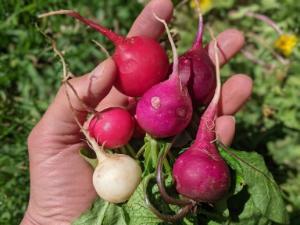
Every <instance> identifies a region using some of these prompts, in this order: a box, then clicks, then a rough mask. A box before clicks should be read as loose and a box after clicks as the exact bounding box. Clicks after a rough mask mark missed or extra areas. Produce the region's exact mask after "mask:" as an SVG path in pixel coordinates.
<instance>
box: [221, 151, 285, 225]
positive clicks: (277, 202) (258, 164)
mask: <svg viewBox="0 0 300 225" xmlns="http://www.w3.org/2000/svg"><path fill="white" fill-rule="evenodd" d="M219 150H220V153H221V155H222V156H223V157H224V159H225V160H226V161H227V163H228V164H229V165H230V167H231V168H232V169H233V170H235V171H236V173H237V176H241V177H243V179H244V182H245V184H246V185H247V187H248V191H249V193H250V199H249V201H253V207H255V208H257V209H258V210H259V212H260V213H261V214H262V215H263V216H264V217H266V218H268V219H269V220H272V221H274V222H277V223H280V224H288V222H289V218H288V214H287V211H286V207H285V204H284V201H283V199H282V193H281V191H280V189H279V187H278V185H277V184H276V182H275V180H274V178H273V176H272V174H271V173H270V172H269V171H268V169H267V167H266V164H265V162H264V159H263V157H262V156H261V155H259V154H257V153H256V152H245V151H236V150H233V149H230V148H227V147H225V146H223V145H219ZM247 204H250V203H248V202H247ZM248 207H249V208H251V207H250V206H248ZM251 209H252V208H251ZM244 211H245V210H244ZM245 213H246V211H245ZM247 213H249V212H247Z"/></svg>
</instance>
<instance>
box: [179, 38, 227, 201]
mask: <svg viewBox="0 0 300 225" xmlns="http://www.w3.org/2000/svg"><path fill="white" fill-rule="evenodd" d="M216 45H217V43H216V40H215V50H216V51H217V46H216ZM216 80H217V86H216V89H215V94H214V96H213V99H212V101H211V102H210V104H209V105H208V107H207V109H206V110H205V112H204V114H203V115H202V117H201V120H200V124H199V128H198V132H197V136H196V140H195V142H194V143H193V144H192V146H191V147H190V148H188V149H187V150H186V151H185V152H184V153H183V154H181V155H180V156H179V157H178V158H177V160H176V161H175V164H174V167H173V176H174V179H175V181H176V189H177V191H178V192H179V193H180V194H182V195H184V196H186V197H188V198H190V199H193V200H195V201H197V202H210V203H212V202H215V201H217V200H219V199H220V198H222V197H223V196H224V194H225V193H226V192H227V191H228V189H229V186H230V173H229V168H228V166H227V164H226V163H225V161H224V160H223V159H222V158H221V156H220V155H219V152H218V150H217V148H216V146H215V144H214V143H213V141H214V140H215V139H216V134H215V120H216V117H217V113H218V102H219V99H220V92H221V81H220V72H219V59H218V56H217V54H216Z"/></svg>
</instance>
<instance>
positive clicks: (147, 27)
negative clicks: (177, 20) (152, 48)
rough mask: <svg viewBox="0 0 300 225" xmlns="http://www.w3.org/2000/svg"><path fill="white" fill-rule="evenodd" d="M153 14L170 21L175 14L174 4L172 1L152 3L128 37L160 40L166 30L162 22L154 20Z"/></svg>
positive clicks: (153, 0)
mask: <svg viewBox="0 0 300 225" xmlns="http://www.w3.org/2000/svg"><path fill="white" fill-rule="evenodd" d="M153 13H155V14H156V15H157V16H158V17H160V18H161V19H164V20H167V21H168V20H169V19H170V18H171V17H172V13H173V4H172V1H170V0H152V1H150V2H149V3H148V4H147V5H146V7H145V8H144V10H143V11H142V12H141V14H140V15H139V16H138V18H137V19H136V20H135V22H134V23H133V25H132V27H131V29H130V31H129V33H128V36H136V35H141V36H147V37H150V38H158V37H159V36H160V35H161V33H162V32H163V30H164V26H163V24H162V23H161V22H159V21H158V20H157V19H155V18H154V16H153Z"/></svg>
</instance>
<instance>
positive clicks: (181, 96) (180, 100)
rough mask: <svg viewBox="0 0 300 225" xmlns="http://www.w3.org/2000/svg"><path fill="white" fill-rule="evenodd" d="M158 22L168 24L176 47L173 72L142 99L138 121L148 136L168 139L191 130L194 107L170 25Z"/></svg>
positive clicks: (137, 113)
mask: <svg viewBox="0 0 300 225" xmlns="http://www.w3.org/2000/svg"><path fill="white" fill-rule="evenodd" d="M155 17H156V16H155ZM156 19H158V20H159V21H160V22H162V23H163V24H164V26H165V28H166V31H167V34H168V37H169V40H170V43H171V46H172V52H173V60H174V63H173V72H172V74H171V75H170V77H169V79H168V80H166V81H163V82H161V83H159V84H156V85H154V86H153V87H151V88H150V89H149V90H148V91H147V92H146V93H145V94H144V95H143V96H142V98H141V99H140V100H139V102H138V104H137V108H136V118H137V121H138V123H139V125H140V126H141V128H142V129H144V130H145V131H146V132H147V133H149V134H150V135H152V136H154V137H159V138H165V137H170V136H174V135H176V134H178V133H180V132H181V131H183V130H184V129H185V128H186V127H187V125H188V124H189V122H190V120H191V117H192V112H193V108H192V102H191V98H190V96H189V93H188V90H187V87H186V86H185V85H184V84H183V83H182V82H181V80H180V77H179V75H178V56H177V52H176V47H175V44H174V42H173V40H172V37H171V35H170V32H169V29H168V27H167V24H166V22H165V21H164V20H161V19H159V18H157V17H156Z"/></svg>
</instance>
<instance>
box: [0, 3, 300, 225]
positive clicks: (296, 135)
mask: <svg viewBox="0 0 300 225" xmlns="http://www.w3.org/2000/svg"><path fill="white" fill-rule="evenodd" d="M86 2H87V1H74V0H71V1H59V0H51V1H42V0H0V40H1V41H0V143H1V144H0V224H1V225H6V224H8V225H11V224H19V222H20V221H21V219H22V216H23V213H24V211H25V209H26V206H27V201H28V197H29V170H28V156H27V143H26V138H27V136H28V134H29V132H30V130H31V129H32V127H33V126H34V125H35V124H36V123H37V122H38V120H39V119H40V117H41V116H42V115H43V113H44V111H45V110H46V109H47V106H48V105H49V103H50V102H51V100H52V99H53V97H54V95H55V93H56V90H57V89H58V87H59V85H60V81H61V76H62V68H61V64H60V62H59V61H58V59H57V58H56V57H55V55H54V53H53V51H52V49H51V46H50V44H49V42H48V41H47V39H46V38H45V37H44V36H43V35H42V34H41V33H40V32H39V29H40V30H42V31H44V32H47V33H48V34H50V35H51V36H52V37H53V38H54V39H55V40H56V41H57V43H58V48H59V49H61V50H63V52H64V55H65V59H66V61H67V63H68V65H69V68H70V70H71V71H72V72H73V73H74V74H76V75H80V74H84V73H86V72H89V71H90V70H91V69H92V68H93V67H94V66H95V65H97V63H99V62H100V61H101V60H103V59H104V58H105V55H104V54H103V53H102V52H101V51H99V49H98V48H97V46H95V44H94V43H93V42H92V40H93V39H95V40H97V41H99V42H100V43H102V44H104V46H105V47H106V48H107V49H108V50H110V52H112V51H113V46H112V45H111V44H110V43H109V42H108V41H107V40H106V39H105V38H104V37H102V36H101V35H99V34H98V33H96V32H94V31H92V30H91V29H87V28H86V27H85V26H83V25H81V24H79V23H78V22H75V21H74V20H72V19H71V18H66V17H64V16H55V17H51V18H48V19H43V20H39V19H37V15H38V14H39V13H43V12H47V11H51V10H56V9H75V10H77V11H79V12H80V13H81V14H83V15H84V16H86V17H89V18H93V19H95V20H97V21H99V22H100V23H101V24H102V25H104V26H106V27H109V28H112V29H113V30H115V31H116V32H118V33H120V34H124V35H125V34H126V33H127V32H128V30H129V28H130V26H131V24H132V22H133V21H134V19H135V17H136V16H137V15H138V14H139V12H140V11H141V10H142V8H143V6H144V5H145V4H146V2H147V1H144V0H131V1H125V0H109V1H104V0H97V1H96V0H90V1H88V2H89V3H88V4H87V3H86ZM200 3H201V7H202V10H203V11H204V12H205V17H204V19H205V22H206V24H209V25H210V26H212V27H213V29H214V30H215V32H221V31H223V30H225V29H227V28H237V29H240V30H241V31H243V32H244V34H245V36H246V45H245V47H244V49H243V51H242V52H241V53H239V54H238V55H237V56H236V57H235V58H234V59H233V60H231V61H230V62H229V63H228V64H227V65H226V66H224V67H223V68H222V77H223V79H224V80H225V79H226V78H228V77H229V76H230V75H231V74H234V73H246V74H249V75H250V76H251V77H252V78H253V80H254V92H253V95H252V97H251V99H250V100H249V102H248V104H247V106H246V107H244V108H243V109H242V111H241V112H239V113H238V114H237V134H236V137H235V141H234V143H233V147H234V148H236V149H241V150H254V151H257V152H259V153H261V154H263V155H264V156H265V159H266V162H267V165H268V167H269V169H270V170H271V171H272V173H273V175H274V177H275V179H276V180H277V182H278V183H279V184H280V186H281V187H282V189H283V190H284V198H285V201H286V203H287V209H288V211H289V213H290V216H291V224H293V225H296V224H297V225H299V224H300V194H299V193H300V173H299V172H300V132H299V131H300V104H299V99H300V64H299V60H300V50H299V44H298V40H299V39H298V38H299V36H300V35H299V34H300V25H299V24H300V16H299V12H300V4H299V1H298V0H285V1H279V0H256V1H250V0H226V1H223V0H202V1H201V2H200ZM174 4H175V5H178V4H179V6H177V7H176V9H175V12H174V18H173V20H172V22H171V25H170V26H171V28H172V34H173V36H174V37H175V39H176V42H177V46H178V51H179V52H181V53H182V52H184V51H185V50H186V49H188V48H189V47H190V46H191V43H192V41H193V39H194V34H195V33H196V29H197V15H196V13H195V5H194V4H192V2H191V1H183V2H182V1H177V0H176V1H174ZM260 14H262V15H265V16H267V17H269V18H271V19H272V20H273V21H275V23H276V24H272V22H271V23H269V24H268V23H266V22H265V21H262V20H266V19H268V18H266V17H264V16H261V15H260ZM261 19H262V20H261ZM272 26H273V27H272ZM274 28H275V29H274ZM164 40H165V37H162V41H164ZM207 40H208V35H207V32H206V36H205V41H207Z"/></svg>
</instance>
